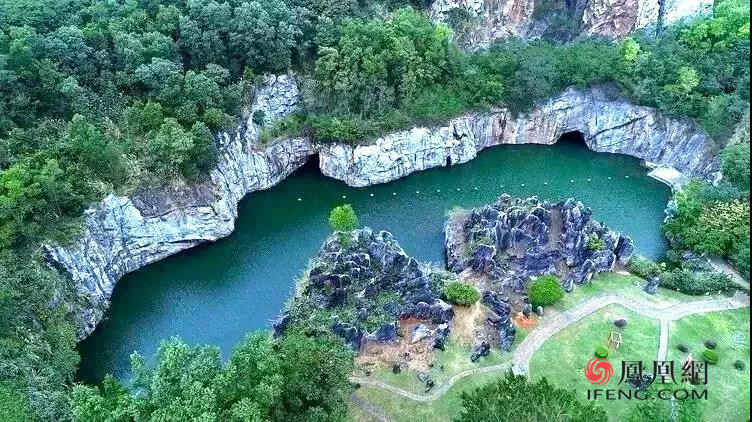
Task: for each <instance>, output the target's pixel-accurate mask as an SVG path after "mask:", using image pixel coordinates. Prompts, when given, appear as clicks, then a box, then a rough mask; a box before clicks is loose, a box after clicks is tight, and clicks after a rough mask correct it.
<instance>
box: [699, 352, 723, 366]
mask: <svg viewBox="0 0 752 422" xmlns="http://www.w3.org/2000/svg"><path fill="white" fill-rule="evenodd" d="M702 357H704V358H705V360H706V361H708V363H713V364H715V363H718V360H719V357H718V352H716V351H715V350H711V349H706V350H705V351H704V352H702Z"/></svg>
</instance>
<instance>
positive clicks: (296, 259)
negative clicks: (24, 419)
mask: <svg viewBox="0 0 752 422" xmlns="http://www.w3.org/2000/svg"><path fill="white" fill-rule="evenodd" d="M448 164H451V163H448ZM503 192H507V193H509V194H510V195H514V196H525V197H526V196H531V195H538V196H539V197H541V198H545V199H549V200H552V201H558V200H562V199H565V198H567V197H570V196H574V197H575V198H577V199H579V200H581V201H583V202H584V203H585V204H587V205H589V206H590V207H592V208H593V210H594V212H595V217H596V218H597V219H599V220H602V221H604V222H606V223H607V224H608V225H609V226H610V227H612V228H614V229H618V230H622V231H623V232H625V233H627V234H629V235H630V236H632V237H633V239H635V242H636V244H637V249H638V251H639V252H641V253H643V254H645V255H648V256H653V257H655V256H658V255H660V254H662V253H663V251H664V250H665V239H664V238H663V236H662V235H661V232H660V225H661V222H662V220H663V209H664V208H665V205H666V202H667V200H668V198H669V194H670V191H669V189H668V188H667V187H666V186H664V185H663V184H661V183H659V182H657V181H655V180H653V179H650V178H648V177H647V176H646V175H645V169H643V168H641V167H640V165H639V161H638V160H637V159H635V158H633V157H628V156H622V155H614V154H601V153H596V152H593V151H590V150H589V149H587V148H586V147H584V142H582V141H581V136H580V141H578V140H577V136H576V133H575V134H572V135H570V134H567V135H565V136H563V137H562V142H560V143H557V144H556V145H554V146H540V145H515V146H511V145H510V146H500V147H495V148H491V149H488V150H486V151H483V152H481V153H480V154H479V155H478V157H477V158H476V159H475V160H473V161H471V162H469V163H465V164H462V165H454V166H451V167H439V168H435V169H431V170H427V171H424V172H419V173H416V174H413V175H411V176H409V177H406V178H403V179H400V180H397V181H395V182H392V183H388V184H384V185H378V186H372V187H368V188H350V187H347V186H346V185H344V184H343V183H341V182H339V181H336V180H333V179H329V178H326V177H324V176H322V175H321V173H320V172H319V170H318V169H317V168H316V163H315V162H313V161H311V162H309V163H308V164H307V165H305V166H304V167H303V168H301V169H300V170H298V171H297V172H295V173H294V174H293V175H292V176H290V177H289V178H288V179H287V180H285V181H284V182H282V183H280V184H278V185H277V186H275V187H274V188H272V189H269V190H267V191H263V192H256V193H253V194H251V195H248V197H246V198H245V199H244V200H243V201H242V202H241V204H240V206H239V218H238V221H237V227H236V230H235V232H234V233H233V234H232V235H231V236H229V237H227V238H225V239H221V240H219V241H218V242H216V243H214V244H207V245H202V246H199V247H196V248H193V249H191V250H188V251H185V252H183V253H181V254H178V255H176V256H173V257H170V258H167V259H165V260H162V261H160V262H157V263H154V264H152V265H149V266H147V267H145V268H143V269H141V270H139V271H136V272H134V273H132V274H129V275H127V276H125V277H124V278H123V279H122V280H121V281H120V282H119V283H118V285H117V287H116V288H115V291H114V294H113V297H112V305H111V307H110V310H109V311H108V318H107V320H106V321H104V322H103V323H102V324H100V326H99V327H98V328H97V330H96V331H95V332H94V333H93V334H92V335H91V336H90V337H89V338H88V339H86V340H85V341H83V342H82V343H80V345H79V349H80V351H81V355H82V363H81V367H80V371H79V376H80V378H81V379H82V380H85V381H88V382H96V381H99V380H101V379H102V377H103V376H104V374H105V373H113V374H114V375H115V376H116V377H118V378H126V377H128V375H129V358H128V356H129V355H130V354H131V353H132V352H133V351H136V350H137V351H139V352H140V353H142V354H144V355H145V356H147V357H151V356H153V355H154V353H155V351H156V349H157V346H158V344H159V342H160V340H162V339H166V338H169V337H171V336H180V337H181V338H182V339H184V340H186V341H188V342H191V343H202V344H203V343H205V344H215V345H218V346H220V347H221V349H222V351H223V353H225V354H227V353H228V352H229V351H230V350H231V349H232V346H233V345H234V344H235V343H237V342H238V341H239V340H240V339H241V338H242V337H243V336H244V335H245V334H246V333H247V332H249V331H252V330H258V329H265V328H268V326H269V321H270V320H271V319H273V318H274V317H275V316H276V315H277V314H278V313H279V311H280V309H281V308H282V307H283V305H284V303H285V301H286V300H287V299H288V298H289V297H290V292H291V289H292V288H293V284H294V280H295V279H296V278H297V277H298V276H299V275H300V274H301V272H302V271H303V270H304V269H305V267H306V265H307V262H308V260H309V259H310V258H311V257H312V256H313V255H314V254H315V253H316V251H317V250H318V248H319V246H320V245H321V243H322V242H323V241H324V239H325V238H326V236H327V235H328V233H329V228H328V224H327V216H328V213H329V211H330V210H331V208H332V207H334V206H336V205H340V204H342V203H351V204H353V206H354V207H355V210H356V212H357V213H358V217H359V219H360V223H361V224H362V225H368V226H370V227H372V228H373V229H374V230H389V231H391V232H392V233H393V234H394V236H395V238H396V239H397V240H398V241H399V242H400V244H401V245H402V246H403V248H404V249H405V251H406V252H407V253H408V254H410V255H412V256H415V257H416V258H417V259H419V260H423V261H432V262H436V263H443V259H444V258H443V235H442V225H443V222H444V219H445V217H446V214H447V212H448V211H449V210H451V209H452V208H454V207H457V206H462V207H472V206H477V205H481V204H484V203H489V202H492V201H494V200H495V199H496V198H497V197H498V196H499V194H501V193H503ZM299 199H300V200H299Z"/></svg>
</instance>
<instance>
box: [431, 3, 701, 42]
mask: <svg viewBox="0 0 752 422" xmlns="http://www.w3.org/2000/svg"><path fill="white" fill-rule="evenodd" d="M536 3H539V4H538V5H536ZM540 3H542V2H541V0H537V1H536V0H435V1H434V2H433V3H432V4H431V6H430V10H429V13H430V15H431V17H432V18H433V19H434V20H435V21H438V22H444V23H447V24H448V25H449V26H451V27H453V28H454V29H455V31H457V32H458V33H459V36H460V38H461V41H463V43H466V44H467V45H469V46H471V47H483V46H486V45H488V44H490V43H491V42H493V41H495V40H499V39H505V38H510V37H516V38H524V39H535V38H540V37H542V36H551V37H554V38H561V37H567V38H569V37H573V36H578V35H587V36H604V37H609V38H622V37H624V36H626V35H628V34H630V33H632V32H634V31H635V30H638V29H655V28H656V27H657V25H658V24H659V22H660V23H662V24H663V25H670V24H672V23H675V22H677V21H680V20H683V19H686V18H690V17H692V16H696V15H698V14H707V13H710V11H711V9H712V5H713V2H712V1H711V0H690V1H682V0H566V1H552V2H547V4H545V5H544V4H540ZM661 3H663V5H661ZM562 22H565V24H564V25H562ZM557 26H562V28H560V29H559V28H556V27H557Z"/></svg>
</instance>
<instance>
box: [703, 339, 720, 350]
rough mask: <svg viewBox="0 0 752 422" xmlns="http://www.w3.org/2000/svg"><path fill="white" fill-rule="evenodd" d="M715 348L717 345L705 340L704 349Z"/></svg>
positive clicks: (712, 341)
mask: <svg viewBox="0 0 752 422" xmlns="http://www.w3.org/2000/svg"><path fill="white" fill-rule="evenodd" d="M715 346H717V344H716V342H715V341H714V340H705V347H707V348H708V349H715Z"/></svg>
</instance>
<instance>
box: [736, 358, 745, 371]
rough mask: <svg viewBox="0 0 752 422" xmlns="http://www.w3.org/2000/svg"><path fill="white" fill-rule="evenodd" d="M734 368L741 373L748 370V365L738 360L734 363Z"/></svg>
mask: <svg viewBox="0 0 752 422" xmlns="http://www.w3.org/2000/svg"><path fill="white" fill-rule="evenodd" d="M734 368H736V369H738V370H740V371H743V370H744V368H746V365H745V364H744V362H743V361H741V360H737V361H736V362H734Z"/></svg>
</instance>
